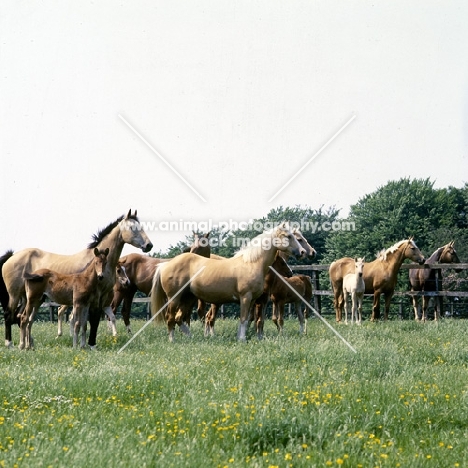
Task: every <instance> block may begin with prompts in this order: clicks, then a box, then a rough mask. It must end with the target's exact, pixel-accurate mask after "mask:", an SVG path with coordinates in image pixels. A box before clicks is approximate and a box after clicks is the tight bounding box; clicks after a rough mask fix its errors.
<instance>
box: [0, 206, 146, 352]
mask: <svg viewBox="0 0 468 468" xmlns="http://www.w3.org/2000/svg"><path fill="white" fill-rule="evenodd" d="M125 243H128V244H131V245H133V246H134V247H137V248H140V249H142V250H143V251H144V252H149V251H150V250H151V249H152V248H153V244H152V243H151V241H150V240H149V238H148V236H147V235H146V233H145V232H144V231H143V229H142V227H141V224H140V222H139V220H138V217H137V215H136V211H135V213H134V214H132V213H131V211H129V212H128V214H127V215H126V216H121V217H120V218H118V219H117V220H115V221H114V222H113V223H110V224H109V225H108V226H107V227H105V228H104V229H102V230H100V231H99V232H98V234H96V235H94V236H93V242H91V243H90V244H89V246H88V248H87V249H84V250H82V251H80V252H78V253H75V254H73V255H60V254H56V253H51V252H46V251H44V250H40V249H37V248H29V249H24V250H20V251H19V252H16V253H15V254H13V255H12V256H11V257H10V258H9V259H8V260H7V261H6V262H5V263H4V265H3V267H2V277H1V282H4V286H5V288H6V290H7V292H8V296H9V301H8V308H7V311H6V312H5V344H6V346H8V347H9V346H12V345H13V343H12V335H11V327H12V324H13V323H17V321H16V317H17V316H18V314H21V313H22V311H23V309H24V307H25V305H26V290H25V285H24V279H23V272H25V271H26V272H32V271H35V270H39V269H40V268H48V269H50V270H53V271H56V272H57V273H65V274H68V273H77V272H79V271H81V270H82V269H83V268H84V267H85V266H86V265H87V264H88V263H89V262H90V261H91V260H92V259H93V257H94V248H95V247H98V248H99V249H101V250H103V249H106V248H109V256H108V259H107V266H106V268H107V269H109V274H106V275H105V279H104V280H103V281H102V282H101V283H100V287H101V288H103V292H104V291H107V292H109V291H110V292H112V288H113V287H114V284H115V267H116V265H117V262H118V261H119V257H120V255H121V254H122V249H123V247H124V244H125ZM0 289H1V287H0ZM104 296H105V295H104V293H103V294H102V296H101V297H103V302H102V303H101V304H99V307H98V308H96V309H94V308H91V309H90V312H89V321H90V334H89V340H88V344H89V345H90V347H91V348H93V349H94V347H95V345H96V336H97V330H98V327H99V321H100V319H101V313H102V311H103V309H104V308H105V307H107V306H110V302H111V298H110V299H109V302H108V303H107V301H106V302H104ZM113 324H114V327H115V318H114V322H113Z"/></svg>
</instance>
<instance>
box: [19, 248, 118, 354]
mask: <svg viewBox="0 0 468 468" xmlns="http://www.w3.org/2000/svg"><path fill="white" fill-rule="evenodd" d="M93 252H94V255H95V257H94V259H93V260H92V261H91V262H90V263H89V265H87V266H86V268H85V269H84V270H83V271H82V272H80V273H72V274H63V273H57V272H55V271H52V270H49V269H48V268H41V269H39V270H36V271H34V272H33V273H26V272H25V273H24V275H23V278H24V281H25V288H26V307H25V308H24V311H23V313H22V314H21V320H20V344H19V348H20V349H24V348H26V349H30V348H31V347H32V345H33V343H32V337H31V327H32V323H33V321H34V315H35V314H36V312H37V310H38V308H39V307H40V305H41V304H42V302H43V299H44V295H46V296H47V297H48V298H49V300H51V301H55V302H57V303H59V304H63V305H67V306H73V317H74V322H75V327H74V334H73V347H74V348H76V347H77V344H78V334H79V332H80V329H81V347H82V348H84V347H85V345H86V326H87V323H88V311H89V308H90V306H91V305H94V306H96V304H99V300H100V291H99V288H98V282H100V281H102V280H103V279H104V275H105V272H106V265H107V256H108V254H109V249H108V248H106V250H99V249H98V248H97V247H96V248H95V249H94V251H93Z"/></svg>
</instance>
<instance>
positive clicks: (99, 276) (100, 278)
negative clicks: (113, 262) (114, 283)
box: [97, 273, 104, 281]
mask: <svg viewBox="0 0 468 468" xmlns="http://www.w3.org/2000/svg"><path fill="white" fill-rule="evenodd" d="M97 279H98V281H102V280H103V279H104V275H103V274H102V273H101V274H100V275H97Z"/></svg>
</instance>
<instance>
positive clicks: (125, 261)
mask: <svg viewBox="0 0 468 468" xmlns="http://www.w3.org/2000/svg"><path fill="white" fill-rule="evenodd" d="M193 234H194V241H193V244H192V245H191V246H190V247H188V248H187V252H192V253H196V254H198V255H201V256H202V257H209V256H210V244H209V242H207V241H206V240H207V239H208V236H209V235H210V233H207V234H203V235H202V236H201V237H200V236H199V235H198V234H197V233H195V232H194V233H193ZM169 260H171V259H170V258H155V257H148V256H147V255H141V254H137V253H131V254H129V255H126V256H125V257H122V258H121V259H120V264H121V265H122V266H123V267H125V270H126V273H127V276H128V279H129V283H128V284H125V285H124V284H121V283H119V282H117V283H116V284H115V286H114V292H113V298H112V303H111V308H112V312H113V313H114V315H115V314H116V312H117V309H118V307H119V306H120V304H121V303H122V301H123V304H122V312H121V313H122V318H123V321H124V323H125V326H126V328H127V332H128V333H130V334H131V333H132V329H131V328H130V312H131V310H132V302H133V298H134V296H135V294H136V292H137V291H141V292H142V293H143V294H146V295H147V296H149V294H150V292H151V287H152V285H153V278H154V274H155V272H156V268H157V267H158V265H159V264H161V263H165V262H168V261H169ZM199 309H200V310H199V316H200V313H201V312H200V311H202V310H203V309H204V306H203V307H201V306H199ZM202 315H203V314H202Z"/></svg>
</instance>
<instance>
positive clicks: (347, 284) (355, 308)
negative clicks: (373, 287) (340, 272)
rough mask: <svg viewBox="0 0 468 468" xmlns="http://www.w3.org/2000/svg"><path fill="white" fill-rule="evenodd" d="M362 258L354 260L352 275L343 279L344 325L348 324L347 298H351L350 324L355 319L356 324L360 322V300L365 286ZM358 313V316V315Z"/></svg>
mask: <svg viewBox="0 0 468 468" xmlns="http://www.w3.org/2000/svg"><path fill="white" fill-rule="evenodd" d="M363 270H364V258H356V259H355V260H354V273H348V274H347V275H346V276H345V277H344V279H343V300H344V305H345V310H346V318H345V323H348V312H349V306H350V304H349V300H348V299H349V296H351V323H353V322H354V319H356V323H357V324H359V325H360V324H361V322H362V300H363V298H364V291H365V290H366V285H365V284H364V278H363V276H362V275H363ZM358 312H359V314H358Z"/></svg>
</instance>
